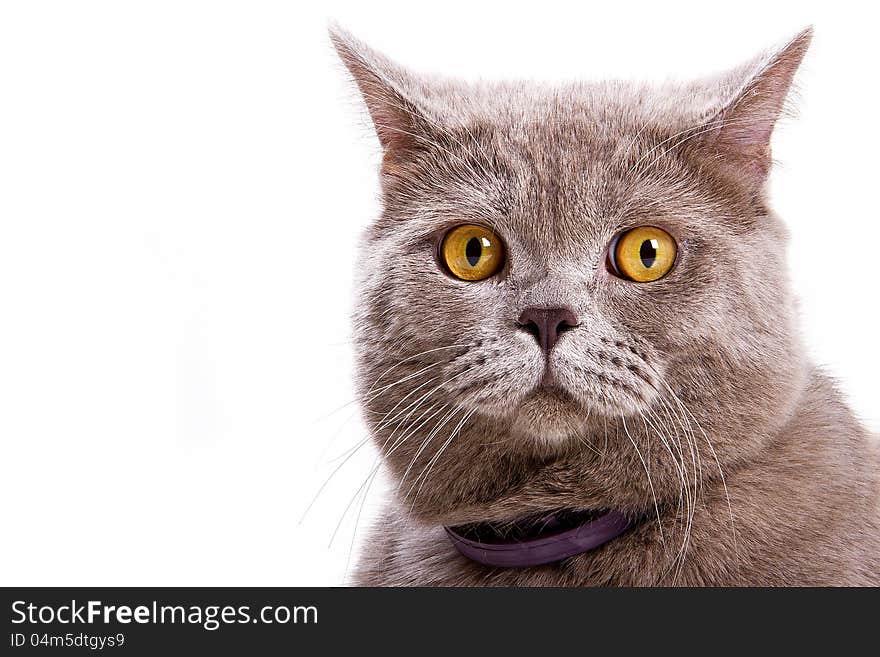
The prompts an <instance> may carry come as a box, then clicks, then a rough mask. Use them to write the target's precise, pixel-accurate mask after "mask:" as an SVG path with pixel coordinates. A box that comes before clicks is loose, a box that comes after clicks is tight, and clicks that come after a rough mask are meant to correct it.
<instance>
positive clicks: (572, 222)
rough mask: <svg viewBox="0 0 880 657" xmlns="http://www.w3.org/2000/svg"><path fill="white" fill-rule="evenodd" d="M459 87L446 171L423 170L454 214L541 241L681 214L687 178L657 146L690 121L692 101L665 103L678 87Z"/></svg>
mask: <svg viewBox="0 0 880 657" xmlns="http://www.w3.org/2000/svg"><path fill="white" fill-rule="evenodd" d="M466 91H468V93H469V94H470V95H469V98H470V99H471V101H472V102H471V103H470V104H466V103H464V102H463V100H462V99H461V98H458V99H457V101H458V102H456V103H455V104H456V105H458V106H459V107H466V108H467V113H466V114H464V115H459V116H458V121H459V123H460V126H459V128H458V130H457V131H456V132H455V137H454V139H453V140H452V141H451V142H447V146H448V151H447V152H441V155H440V158H441V160H445V161H444V162H443V166H442V167H441V168H442V169H443V170H445V175H437V176H431V178H432V180H433V181H434V183H435V184H436V185H437V188H436V190H435V191H436V192H437V195H438V197H440V198H442V199H443V204H444V205H447V204H452V205H453V206H458V208H459V210H458V211H459V212H460V214H462V215H464V216H470V217H476V218H483V217H485V218H486V219H487V220H491V221H499V222H500V224H501V225H502V226H506V227H507V228H509V229H511V230H515V231H516V232H517V233H518V234H519V235H520V236H521V237H522V238H528V239H530V240H533V241H535V242H536V243H540V244H543V245H544V246H545V247H546V246H548V241H554V240H558V239H559V237H560V235H568V236H571V235H579V236H580V238H581V239H580V240H579V241H581V242H583V241H589V240H593V239H606V238H607V237H608V235H609V233H613V232H614V231H615V230H617V229H619V227H620V226H621V224H622V222H625V221H626V220H628V219H632V218H633V217H634V216H636V215H639V214H650V215H652V216H657V215H658V214H670V213H682V212H685V211H686V209H687V207H686V206H687V205H688V196H689V193H690V192H691V190H690V189H688V187H687V185H686V184H685V181H686V176H685V175H684V172H683V171H671V170H670V169H671V168H674V167H677V166H678V164H677V163H676V162H675V161H674V160H672V161H670V159H669V158H668V157H666V152H665V150H664V149H663V148H662V147H660V148H658V146H662V144H663V142H664V140H667V139H669V138H670V137H672V138H674V137H675V135H676V134H677V133H678V132H681V131H682V130H683V128H682V126H687V125H691V124H692V122H693V120H694V119H693V117H694V110H693V108H691V109H688V110H685V109H684V107H683V105H682V103H681V102H675V101H673V100H671V99H672V98H673V97H679V98H680V97H681V95H682V91H681V89H678V88H674V87H669V88H666V89H657V88H651V87H647V86H644V85H641V86H639V85H627V84H624V83H604V84H600V85H577V86H569V87H563V88H549V87H541V86H538V85H526V86H522V85H517V86H511V85H503V84H502V85H492V86H484V87H480V88H478V89H476V90H474V89H470V90H466ZM461 93H464V92H461ZM699 111H701V110H699V109H698V110H697V112H699ZM450 115H451V116H454V115H453V114H452V113H451V112H450ZM432 161H433V162H436V159H435V158H432ZM670 179H673V180H674V181H675V184H672V185H671V184H670V182H669V181H670ZM462 181H469V182H465V183H463V182H462ZM453 190H454V193H450V192H451V191H453ZM694 202H697V201H696V200H695V201H694ZM560 229H565V230H560ZM565 241H566V244H567V245H569V246H571V244H572V240H571V239H569V238H566V240H565ZM559 246H560V247H561V246H562V245H559Z"/></svg>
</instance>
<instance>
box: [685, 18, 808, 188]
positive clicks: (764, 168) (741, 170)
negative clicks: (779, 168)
mask: <svg viewBox="0 0 880 657" xmlns="http://www.w3.org/2000/svg"><path fill="white" fill-rule="evenodd" d="M812 37H813V29H812V27H808V28H807V29H805V30H803V31H802V32H800V33H799V34H798V35H797V36H796V37H794V38H793V39H792V40H791V41H789V42H788V43H787V44H786V45H785V46H783V47H782V48H780V49H779V50H777V51H775V52H772V53H770V54H769V55H765V56H763V57H761V58H759V59H758V60H757V61H756V62H753V63H752V64H750V65H748V66H746V67H745V69H741V71H743V70H744V71H745V74H744V76H743V77H742V78H740V79H739V80H738V81H737V83H736V84H735V85H734V86H733V90H732V92H731V93H730V94H729V95H728V96H727V98H726V99H725V102H724V104H723V107H722V109H721V110H720V111H719V112H717V113H716V114H715V115H714V116H713V117H712V118H711V119H710V120H709V121H708V122H707V123H705V124H704V126H703V128H702V130H704V134H705V136H704V137H703V138H702V143H703V145H704V146H705V147H708V148H709V149H710V150H711V151H712V154H713V156H717V157H718V160H720V161H721V162H722V163H724V164H727V165H729V166H731V167H732V170H734V171H735V172H736V174H737V176H738V177H741V178H743V179H744V182H746V183H747V184H749V185H750V186H760V185H762V184H763V183H764V181H765V180H766V178H767V175H768V173H769V172H770V166H771V164H772V158H771V154H770V137H771V135H772V134H773V128H774V126H775V125H776V122H777V120H778V119H779V117H780V115H781V114H782V113H783V110H784V109H785V106H786V98H787V97H788V95H789V91H790V89H791V86H792V81H793V80H794V75H795V73H796V72H797V69H798V67H799V66H800V64H801V61H802V60H803V58H804V55H805V54H806V52H807V48H808V47H809V45H810V41H811V40H812ZM734 79H736V77H734Z"/></svg>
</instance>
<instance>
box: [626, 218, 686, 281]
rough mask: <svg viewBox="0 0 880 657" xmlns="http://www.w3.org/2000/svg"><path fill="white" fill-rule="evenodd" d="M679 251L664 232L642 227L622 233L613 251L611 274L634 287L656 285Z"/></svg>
mask: <svg viewBox="0 0 880 657" xmlns="http://www.w3.org/2000/svg"><path fill="white" fill-rule="evenodd" d="M677 250H678V247H677V246H676V244H675V240H674V239H672V236H670V235H669V233H667V232H666V231H665V230H660V229H659V228H655V227H654V226H641V227H639V228H633V229H632V230H628V231H627V232H625V233H623V234H622V235H621V236H620V237H618V238H617V241H616V243H615V244H614V247H613V248H612V254H611V264H612V266H613V268H614V273H616V274H617V275H618V276H621V277H622V278H628V279H630V280H631V281H636V282H637V283H648V282H650V281H656V280H657V279H658V278H662V277H663V276H665V275H666V272H668V271H669V270H670V269H672V265H673V263H674V262H675V254H676V252H677Z"/></svg>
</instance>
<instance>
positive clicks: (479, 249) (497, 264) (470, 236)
mask: <svg viewBox="0 0 880 657" xmlns="http://www.w3.org/2000/svg"><path fill="white" fill-rule="evenodd" d="M440 259H441V260H442V261H443V264H444V265H446V268H447V269H449V272H450V273H451V274H452V275H453V276H455V277H456V278H460V279H461V280H463V281H481V280H483V279H484V278H489V277H490V276H492V275H493V274H495V273H497V272H498V270H499V269H501V266H502V265H503V264H504V246H503V245H502V244H501V240H500V239H498V237H497V236H496V235H495V234H494V233H493V232H492V231H491V230H489V229H488V228H484V227H483V226H477V225H474V224H466V225H464V226H458V227H456V228H453V229H452V230H450V231H449V232H448V233H446V236H445V237H444V238H443V243H442V244H441V245H440Z"/></svg>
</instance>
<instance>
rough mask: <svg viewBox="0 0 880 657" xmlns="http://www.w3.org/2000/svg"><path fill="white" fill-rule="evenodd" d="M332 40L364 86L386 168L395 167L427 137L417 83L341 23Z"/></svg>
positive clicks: (350, 69)
mask: <svg viewBox="0 0 880 657" xmlns="http://www.w3.org/2000/svg"><path fill="white" fill-rule="evenodd" d="M329 32H330V40H331V41H332V42H333V46H334V47H335V48H336V52H337V53H338V54H339V58H340V59H341V60H342V62H343V64H345V66H346V68H347V69H348V71H349V72H350V73H351V76H352V77H353V78H354V81H355V83H357V86H358V89H360V92H361V96H362V97H363V99H364V103H365V104H366V106H367V110H368V111H369V112H370V118H371V119H372V120H373V126H374V127H375V129H376V135H377V136H378V137H379V143H380V144H381V145H382V150H383V155H384V156H383V159H382V166H383V169H385V170H388V169H392V170H393V168H394V167H395V166H396V165H397V164H399V163H400V162H401V161H402V160H403V159H405V158H406V155H407V153H410V152H412V151H413V150H414V149H416V148H418V146H419V142H420V141H421V140H423V139H425V137H424V134H425V128H426V126H427V125H428V123H429V121H428V120H427V119H426V112H425V109H424V108H423V107H421V106H420V102H419V99H418V95H419V94H418V91H417V88H416V87H417V83H416V82H415V80H414V78H413V77H412V76H411V75H410V74H409V73H407V72H406V71H405V70H404V69H403V68H401V67H400V66H398V65H397V64H395V63H394V62H392V61H391V60H389V59H388V58H387V57H385V56H384V55H382V54H380V53H378V52H376V51H375V50H373V49H372V48H370V47H369V46H367V45H366V44H364V43H363V42H361V41H358V40H357V39H355V38H354V37H353V36H352V35H351V34H349V33H348V32H346V31H345V30H343V29H342V28H340V27H339V26H338V25H331V26H330V27H329Z"/></svg>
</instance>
